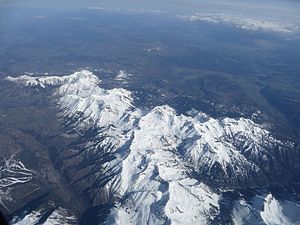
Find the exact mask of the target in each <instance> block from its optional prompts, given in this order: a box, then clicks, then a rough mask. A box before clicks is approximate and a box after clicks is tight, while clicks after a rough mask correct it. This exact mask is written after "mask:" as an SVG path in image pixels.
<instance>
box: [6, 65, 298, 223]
mask: <svg viewBox="0 0 300 225" xmlns="http://www.w3.org/2000/svg"><path fill="white" fill-rule="evenodd" d="M6 79H7V80H9V81H12V82H16V83H18V84H21V85H24V86H29V87H35V88H42V89H43V88H45V87H47V86H49V87H52V88H53V96H55V98H56V99H57V100H56V101H57V105H58V107H59V113H58V114H59V116H60V117H61V119H62V120H63V122H64V124H65V125H67V126H70V127H71V129H72V130H73V131H75V132H76V133H77V134H78V135H81V136H84V135H85V136H87V137H88V138H86V139H85V141H84V143H83V144H81V145H80V146H79V147H78V148H72V149H67V150H65V151H66V152H67V153H66V155H67V156H68V157H65V159H64V160H65V161H66V160H70V159H72V157H77V158H76V160H74V161H75V162H73V163H77V164H76V165H77V167H76V168H77V170H76V171H74V169H70V171H71V172H69V179H71V184H72V185H75V186H76V185H77V186H76V187H77V189H79V190H81V191H82V192H84V193H88V194H89V196H90V197H91V199H92V200H93V201H94V202H98V201H100V200H101V201H113V202H114V203H115V206H114V207H113V209H112V210H111V211H110V214H109V215H108V217H107V221H108V222H111V223H117V224H163V223H164V221H165V222H166V221H167V222H170V223H171V224H206V223H208V222H209V221H213V220H214V218H215V217H216V216H217V215H218V213H219V211H220V208H219V197H220V196H219V195H218V192H217V191H216V190H212V188H211V187H210V186H208V184H214V185H215V186H216V187H224V186H229V187H230V185H233V186H237V185H244V184H246V183H247V184H253V183H255V182H260V181H261V180H262V178H265V177H268V173H269V172H270V171H271V170H274V168H275V167H277V165H278V163H280V160H285V159H284V158H282V159H278V157H277V156H276V154H275V151H276V153H282V152H285V151H288V150H289V149H293V143H291V142H283V141H280V140H277V139H275V138H274V137H273V136H272V135H271V133H270V132H269V131H267V130H266V129H265V128H263V127H262V126H260V125H258V124H255V123H254V122H253V121H251V120H249V119H245V118H239V119H234V118H221V119H214V118H211V117H210V116H208V115H206V114H204V113H202V112H199V111H196V110H192V111H190V112H187V114H186V115H178V114H177V113H176V111H175V110H174V109H173V108H171V107H170V106H167V105H163V106H157V107H155V108H153V109H152V110H150V111H143V110H142V109H138V108H136V107H135V106H134V96H133V94H132V93H131V92H130V91H128V90H125V89H121V88H115V89H111V90H106V89H103V88H102V87H101V80H100V79H99V78H98V77H97V76H95V75H94V74H93V73H91V72H89V71H86V70H83V71H79V72H76V73H74V74H71V75H69V76H62V77H58V76H42V77H31V76H27V75H26V76H21V77H18V78H12V77H7V78H6ZM91 130H92V131H93V132H91ZM279 155H280V154H279ZM78 156H80V157H78ZM87 162H88V163H87ZM68 165H69V163H66V166H64V169H66V168H67V167H68ZM78 168H79V169H78ZM78 171H80V172H78ZM273 172H274V171H273ZM66 174H68V173H66ZM91 176H93V179H91ZM78 187H80V188H78Z"/></svg>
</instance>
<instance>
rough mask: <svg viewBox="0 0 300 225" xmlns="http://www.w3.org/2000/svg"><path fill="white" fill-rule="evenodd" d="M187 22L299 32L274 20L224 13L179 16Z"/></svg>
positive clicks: (247, 28) (253, 29)
mask: <svg viewBox="0 0 300 225" xmlns="http://www.w3.org/2000/svg"><path fill="white" fill-rule="evenodd" d="M179 17H180V18H182V19H183V20H185V21H190V22H207V23H214V24H220V23H223V24H230V25H233V26H234V27H236V28H239V29H243V30H250V31H264V32H279V33H292V32H295V31H297V30H298V27H297V26H296V25H293V24H288V23H282V22H278V21H272V20H264V19H256V18H250V17H243V16H240V15H233V14H223V13H196V14H193V15H184V16H179Z"/></svg>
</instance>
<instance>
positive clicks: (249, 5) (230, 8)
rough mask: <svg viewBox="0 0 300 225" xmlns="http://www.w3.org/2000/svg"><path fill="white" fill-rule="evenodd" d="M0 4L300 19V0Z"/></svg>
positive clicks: (4, 0) (5, 2)
mask: <svg viewBox="0 0 300 225" xmlns="http://www.w3.org/2000/svg"><path fill="white" fill-rule="evenodd" d="M0 6H4V8H5V10H6V11H7V10H10V11H12V12H13V8H15V7H22V8H24V11H25V10H26V8H30V9H36V13H39V12H40V11H39V10H41V12H42V10H43V9H45V10H48V9H50V10H57V11H65V10H68V11H72V10H78V9H84V8H88V7H103V8H109V9H115V8H120V9H137V10H138V9H143V10H158V11H162V12H169V13H176V14H183V13H196V12H212V11H213V12H218V13H220V12H221V13H232V12H233V13H238V14H246V15H247V16H249V15H251V16H255V17H257V16H261V17H274V18H276V17H277V18H278V19H283V20H293V21H296V22H297V23H298V24H299V23H300V22H299V21H300V1H298V0H0ZM2 9H3V7H2ZM18 13H19V12H18ZM0 19H1V15H0Z"/></svg>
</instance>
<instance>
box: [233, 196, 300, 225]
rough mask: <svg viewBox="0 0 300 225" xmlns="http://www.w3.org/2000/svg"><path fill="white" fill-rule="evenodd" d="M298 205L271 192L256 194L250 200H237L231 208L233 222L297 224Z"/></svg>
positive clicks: (238, 223)
mask: <svg viewBox="0 0 300 225" xmlns="http://www.w3.org/2000/svg"><path fill="white" fill-rule="evenodd" d="M299 210H300V205H299V204H298V203H295V202H291V201H288V200H279V199H277V198H276V197H275V196H273V195H272V194H270V193H269V194H266V195H263V196H256V197H254V198H253V199H251V201H245V200H243V199H242V200H239V201H237V202H236V203H235V205H234V209H233V215H232V217H233V223H234V224H235V225H240V224H262V223H263V224H267V225H277V224H285V225H299V224H300V215H299V213H298V212H299Z"/></svg>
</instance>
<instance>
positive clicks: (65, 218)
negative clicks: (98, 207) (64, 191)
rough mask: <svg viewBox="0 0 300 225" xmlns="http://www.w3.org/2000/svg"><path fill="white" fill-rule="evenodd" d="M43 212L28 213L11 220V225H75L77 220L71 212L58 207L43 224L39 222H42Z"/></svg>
mask: <svg viewBox="0 0 300 225" xmlns="http://www.w3.org/2000/svg"><path fill="white" fill-rule="evenodd" d="M44 213H45V212H44V211H43V210H40V211H32V212H30V213H28V214H27V215H26V216H25V217H24V218H22V219H20V218H18V217H15V218H13V220H12V221H11V224H14V225H29V224H44V225H56V224H65V225H72V224H77V223H78V221H77V218H76V217H75V216H74V215H73V214H72V212H71V211H69V210H67V209H64V208H61V207H58V208H57V209H55V210H54V211H53V212H52V213H50V215H49V216H48V218H47V219H46V221H45V222H41V221H42V220H44V218H43V216H44Z"/></svg>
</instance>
